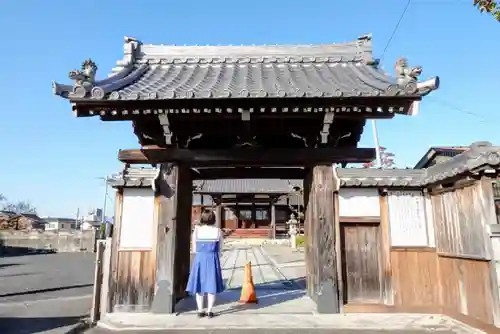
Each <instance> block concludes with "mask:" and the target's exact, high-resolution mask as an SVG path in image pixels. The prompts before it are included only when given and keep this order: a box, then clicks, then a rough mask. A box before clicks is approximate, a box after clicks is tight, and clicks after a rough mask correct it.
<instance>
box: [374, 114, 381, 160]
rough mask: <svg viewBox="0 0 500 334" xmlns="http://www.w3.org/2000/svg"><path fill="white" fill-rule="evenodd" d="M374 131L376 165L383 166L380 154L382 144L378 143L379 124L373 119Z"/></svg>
mask: <svg viewBox="0 0 500 334" xmlns="http://www.w3.org/2000/svg"><path fill="white" fill-rule="evenodd" d="M372 132H373V142H374V144H375V157H376V158H375V160H376V167H377V168H381V167H382V155H381V154H380V145H379V143H378V132H377V124H376V123H375V120H374V119H372Z"/></svg>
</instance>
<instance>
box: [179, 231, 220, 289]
mask: <svg viewBox="0 0 500 334" xmlns="http://www.w3.org/2000/svg"><path fill="white" fill-rule="evenodd" d="M206 229H212V227H206V226H203V227H198V228H196V229H195V231H194V233H193V238H194V242H195V245H196V246H195V248H196V253H195V257H194V260H193V265H192V267H191V272H190V273H189V280H188V284H187V287H186V291H187V292H189V293H190V294H195V293H200V294H203V293H210V294H216V293H220V292H222V291H224V281H223V279H222V268H221V264H220V257H219V251H220V247H222V245H220V240H221V231H220V229H218V228H217V233H213V232H215V231H213V230H212V231H209V232H212V233H203V232H204V231H206ZM213 229H215V227H213Z"/></svg>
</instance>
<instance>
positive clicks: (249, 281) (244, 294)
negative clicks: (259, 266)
mask: <svg viewBox="0 0 500 334" xmlns="http://www.w3.org/2000/svg"><path fill="white" fill-rule="evenodd" d="M240 303H245V304H250V303H254V304H257V296H256V295H255V285H254V284H253V277H252V263H251V262H248V263H247V264H245V276H244V278H243V285H242V287H241V297H240Z"/></svg>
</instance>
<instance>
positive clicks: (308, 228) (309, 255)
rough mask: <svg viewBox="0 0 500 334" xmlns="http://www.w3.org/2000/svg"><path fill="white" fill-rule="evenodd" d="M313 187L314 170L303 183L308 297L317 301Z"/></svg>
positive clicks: (310, 171)
mask: <svg viewBox="0 0 500 334" xmlns="http://www.w3.org/2000/svg"><path fill="white" fill-rule="evenodd" d="M311 187H312V170H309V172H308V173H307V174H306V177H305V178H304V181H303V189H304V212H305V215H304V234H305V255H306V279H307V295H308V296H309V297H310V298H311V299H313V300H315V290H314V284H313V282H312V277H313V275H314V271H313V269H314V266H313V261H314V259H315V257H314V253H313V251H314V245H313V244H312V242H313V240H314V239H313V233H314V229H313V226H312V222H311V220H312V216H311V213H312V212H311V210H308V208H309V203H312V200H311Z"/></svg>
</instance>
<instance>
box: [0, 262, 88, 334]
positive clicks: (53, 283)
mask: <svg viewBox="0 0 500 334" xmlns="http://www.w3.org/2000/svg"><path fill="white" fill-rule="evenodd" d="M94 260H95V254H93V253H59V254H33V255H24V256H11V257H0V333H1V334H35V333H44V334H65V333H67V332H68V331H69V330H70V329H72V328H73V327H74V326H75V325H77V324H78V323H79V322H80V321H82V320H83V319H84V318H86V317H87V316H88V314H89V310H90V308H91V304H92V297H91V295H92V290H93V281H94Z"/></svg>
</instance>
